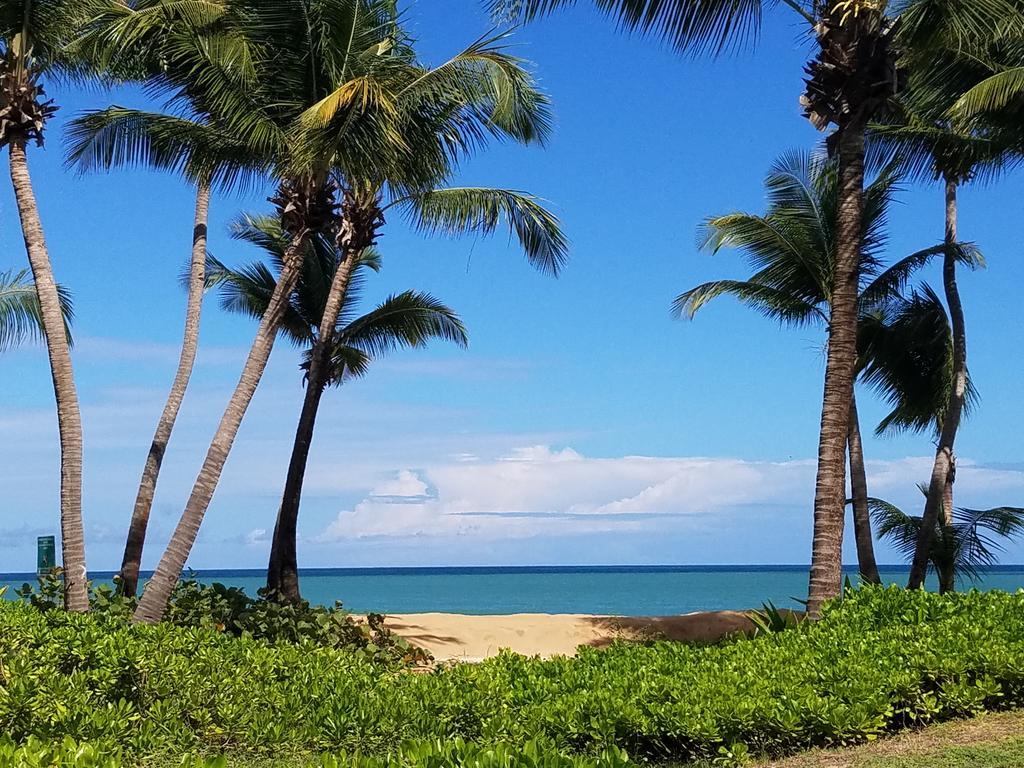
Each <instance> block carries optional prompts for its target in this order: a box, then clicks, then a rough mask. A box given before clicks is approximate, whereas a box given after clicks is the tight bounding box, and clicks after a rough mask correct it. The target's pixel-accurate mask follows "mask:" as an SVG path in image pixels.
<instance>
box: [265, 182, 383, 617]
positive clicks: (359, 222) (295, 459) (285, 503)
mask: <svg viewBox="0 0 1024 768" xmlns="http://www.w3.org/2000/svg"><path fill="white" fill-rule="evenodd" d="M381 223H383V219H382V217H381V212H380V209H379V208H378V207H377V204H376V201H374V202H372V203H371V204H369V205H366V206H362V205H360V204H359V202H358V201H357V200H356V199H355V196H354V195H353V193H352V192H351V190H349V191H347V192H346V194H345V196H344V200H343V203H342V223H341V230H340V232H339V233H338V245H339V246H340V250H341V261H340V263H339V264H338V268H337V269H336V270H335V272H334V278H333V279H332V280H331V287H330V290H329V291H328V294H327V301H326V302H325V304H324V314H323V317H321V318H320V328H319V329H318V331H317V337H316V341H315V342H314V344H313V349H312V351H311V352H310V357H309V374H308V375H307V377H306V379H307V380H306V394H305V397H304V398H303V401H302V412H301V413H300V415H299V425H298V428H297V429H296V432H295V443H294V445H293V446H292V456H291V460H290V461H289V463H288V475H287V478H286V479H285V486H284V494H283V495H282V498H281V507H280V509H279V510H278V513H277V522H276V523H275V524H274V539H273V542H272V543H271V547H270V562H269V564H268V565H267V593H268V594H269V595H271V596H272V597H273V598H274V599H276V600H279V601H281V602H291V603H296V602H298V601H299V600H301V599H302V596H301V594H300V592H299V567H298V552H297V543H298V542H297V539H298V520H299V504H300V503H301V501H302V481H303V478H304V477H305V475H306V462H307V461H308V459H309V447H310V445H311V444H312V442H313V428H314V426H315V424H316V414H317V409H318V408H319V407H320V398H321V396H322V395H323V391H324V387H325V386H326V385H327V379H328V373H329V367H330V358H331V347H332V345H333V343H334V335H335V327H336V326H337V323H338V315H339V314H341V308H342V306H343V305H344V303H345V297H346V295H347V294H348V286H349V283H350V282H351V280H352V274H353V273H354V271H355V269H356V267H357V266H358V265H359V261H360V259H361V258H362V255H363V251H364V250H366V249H367V248H369V247H370V246H371V245H372V244H373V240H374V237H375V236H376V231H377V228H378V227H379V226H380V224H381Z"/></svg>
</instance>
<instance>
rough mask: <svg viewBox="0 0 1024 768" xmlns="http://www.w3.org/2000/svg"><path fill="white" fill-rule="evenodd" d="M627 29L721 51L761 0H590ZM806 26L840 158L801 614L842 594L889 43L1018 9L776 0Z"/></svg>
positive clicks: (514, 4) (900, 44)
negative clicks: (870, 134)
mask: <svg viewBox="0 0 1024 768" xmlns="http://www.w3.org/2000/svg"><path fill="white" fill-rule="evenodd" d="M487 4H488V6H489V7H490V8H491V9H492V10H493V11H494V12H496V13H498V14H500V15H503V16H506V17H507V16H510V15H511V17H512V18H522V19H529V18H533V17H535V16H538V15H540V14H544V13H548V12H550V11H552V10H554V9H556V8H558V7H561V6H566V5H573V4H575V0H488V3H487ZM593 4H594V5H595V6H596V7H597V8H598V9H600V10H601V11H602V12H603V13H605V14H607V15H609V16H611V17H614V18H615V19H617V20H618V22H619V23H620V25H621V26H623V27H625V28H626V29H629V30H636V31H639V32H645V33H651V34H655V35H657V36H659V37H662V38H664V39H665V40H666V41H668V42H669V43H670V44H671V45H672V46H673V47H674V48H675V49H677V50H679V51H697V52H707V53H712V54H719V53H721V52H723V51H724V50H726V49H727V48H728V47H730V46H739V45H743V44H744V43H748V42H750V41H751V40H753V39H754V38H755V37H756V35H757V32H758V28H759V26H760V21H761V17H762V14H763V11H764V10H765V9H766V7H768V6H769V3H767V2H762V0H658V1H655V0H593ZM783 4H784V5H785V6H786V7H788V8H789V9H791V10H793V11H795V12H796V13H797V14H798V16H799V17H800V18H801V19H802V20H803V21H804V22H806V23H807V24H808V25H809V27H810V29H811V31H812V32H813V37H814V39H815V42H816V44H817V53H816V55H815V56H814V58H813V59H812V60H811V61H810V62H809V63H808V64H807V66H806V68H805V72H806V74H807V75H808V77H807V78H806V80H805V83H806V88H805V90H804V94H803V96H802V97H801V104H802V105H803V108H804V112H805V114H806V116H807V118H808V119H809V120H810V121H811V123H812V124H814V126H815V127H816V128H818V129H819V130H824V129H826V128H828V127H829V126H834V127H835V132H834V133H833V134H832V135H831V136H830V137H829V147H830V150H831V151H832V152H833V153H834V154H835V156H836V158H837V162H838V170H837V173H838V175H839V179H840V183H839V189H840V197H839V202H838V205H837V208H836V269H835V272H834V273H833V275H832V286H831V297H832V300H831V306H830V316H829V322H828V328H829V343H828V356H827V360H826V365H825V388H824V396H823V400H822V415H821V430H820V433H819V442H818V470H817V477H816V480H815V496H814V537H813V542H812V554H811V572H810V583H809V589H808V611H809V613H810V614H811V615H812V616H814V615H816V614H817V612H818V609H819V608H820V606H821V604H822V602H824V601H825V600H827V599H829V598H832V597H836V596H838V594H839V591H840V588H841V581H842V559H841V558H842V535H843V510H844V502H845V495H846V494H845V486H846V477H845V464H846V461H845V452H846V443H847V438H848V432H849V419H850V402H851V398H852V395H853V381H854V377H855V372H856V360H857V315H858V312H857V290H858V286H859V283H860V279H859V275H858V273H857V270H858V263H859V253H860V244H859V243H858V242H857V238H858V237H859V236H860V233H861V232H862V230H863V225H862V222H861V218H862V216H863V205H864V203H863V190H864V137H865V131H866V128H867V125H868V123H870V122H871V121H872V120H874V119H876V118H877V117H878V115H879V114H880V113H881V112H882V111H883V110H884V109H885V107H886V105H887V103H888V101H889V100H890V98H891V97H892V95H893V94H894V92H895V91H896V86H897V82H898V79H897V76H896V71H897V61H896V50H897V49H901V50H906V49H921V48H930V47H934V46H937V45H941V44H944V43H945V42H947V41H949V40H956V41H959V42H963V41H964V40H969V39H973V38H975V37H978V36H987V35H989V34H990V30H991V29H992V28H993V27H994V25H995V24H997V23H1003V22H1004V21H1005V19H1006V17H1007V16H1008V15H1009V16H1016V15H1018V9H1017V8H1015V6H1014V0H977V1H976V2H972V3H962V2H955V1H951V0H907V1H906V2H902V3H898V4H897V3H889V2H888V0H784V2H783Z"/></svg>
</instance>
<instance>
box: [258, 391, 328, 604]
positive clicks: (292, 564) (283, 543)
mask: <svg viewBox="0 0 1024 768" xmlns="http://www.w3.org/2000/svg"><path fill="white" fill-rule="evenodd" d="M323 390H324V387H323V383H322V382H315V383H314V382H313V380H312V379H310V380H309V381H307V383H306V395H305V397H304V398H303V401H302V412H301V414H300V415H299V424H298V427H297V428H296V430H295V442H294V443H293V445H292V455H291V460H290V461H289V462H288V476H287V478H286V480H285V486H284V494H283V496H282V499H281V506H280V508H279V510H278V513H277V521H276V522H275V524H274V539H273V542H272V544H271V548H270V563H269V564H268V565H267V595H268V597H269V598H270V599H272V600H278V601H280V602H291V603H297V602H299V601H300V600H301V599H302V595H301V593H300V592H299V569H298V552H297V544H298V541H297V539H298V517H299V503H300V501H301V496H302V481H303V478H304V477H305V474H306V462H307V460H308V459H309V448H310V445H311V444H312V442H313V429H314V427H315V426H316V416H317V410H318V409H319V407H320V398H321V396H322V395H323Z"/></svg>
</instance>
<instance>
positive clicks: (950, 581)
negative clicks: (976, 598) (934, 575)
mask: <svg viewBox="0 0 1024 768" xmlns="http://www.w3.org/2000/svg"><path fill="white" fill-rule="evenodd" d="M955 591H956V574H955V573H954V571H953V569H952V568H950V569H949V570H948V571H946V570H942V571H939V594H940V595H947V594H949V593H950V592H955Z"/></svg>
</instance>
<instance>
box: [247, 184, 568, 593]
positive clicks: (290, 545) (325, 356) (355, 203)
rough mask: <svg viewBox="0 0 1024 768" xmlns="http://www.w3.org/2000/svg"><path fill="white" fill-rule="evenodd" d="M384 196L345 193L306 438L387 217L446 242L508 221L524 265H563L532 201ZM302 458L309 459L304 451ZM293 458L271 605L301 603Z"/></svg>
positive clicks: (446, 192)
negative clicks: (347, 312) (391, 212)
mask: <svg viewBox="0 0 1024 768" xmlns="http://www.w3.org/2000/svg"><path fill="white" fill-rule="evenodd" d="M356 189H358V191H356ZM382 192H383V190H382V189H381V187H380V186H379V185H374V184H367V183H364V184H361V185H360V186H359V187H358V188H356V187H349V188H348V189H346V190H345V192H344V196H343V203H342V213H343V223H342V227H341V231H340V232H339V233H338V236H337V237H336V238H335V242H336V245H337V248H338V250H339V256H338V266H337V269H335V270H333V275H332V276H331V281H330V285H329V287H328V290H327V294H326V296H325V298H324V307H323V310H322V312H321V313H320V327H319V329H318V331H317V333H316V334H315V336H314V337H313V340H312V346H311V348H310V351H309V355H308V360H307V363H306V367H307V382H308V384H307V387H306V393H305V398H304V400H303V406H302V413H303V417H301V418H305V420H306V421H308V426H307V427H305V428H303V427H302V426H301V424H300V432H302V433H303V434H305V433H309V434H311V432H312V420H313V418H314V417H315V414H316V410H317V407H318V405H319V401H320V396H321V393H322V391H323V387H324V386H325V385H326V382H327V381H329V380H330V378H331V377H332V375H333V374H332V373H331V371H332V370H334V369H335V368H336V366H337V362H336V361H335V360H334V358H333V354H334V344H333V342H332V333H333V332H334V329H336V328H337V325H338V322H339V317H341V313H342V312H343V309H344V307H345V304H346V297H347V295H348V291H349V286H350V283H351V280H352V278H353V276H354V274H355V272H356V270H357V269H358V267H359V265H360V264H361V263H362V262H363V256H361V255H360V254H365V253H366V252H367V251H368V250H370V248H371V247H372V244H373V243H374V242H375V239H376V231H377V228H378V227H379V226H380V224H381V223H382V222H383V214H384V212H385V211H387V210H388V209H390V208H392V207H398V208H400V209H401V210H403V211H404V212H405V213H406V214H407V215H409V216H410V217H411V219H412V222H413V224H414V225H415V226H416V227H417V228H419V229H421V230H424V231H427V232H441V233H444V234H449V235H459V234H463V233H471V232H477V233H483V234H487V233H491V232H493V231H494V230H495V229H496V228H497V226H498V225H499V224H500V223H501V221H502V220H503V219H505V220H507V223H508V227H509V229H510V230H511V232H512V233H513V234H515V236H516V237H517V239H518V241H519V243H520V245H521V247H522V248H523V251H524V252H525V254H526V256H527V258H528V259H529V260H530V262H531V263H533V265H534V266H536V267H537V268H539V269H541V270H542V271H547V272H550V273H552V274H556V275H557V273H558V271H559V269H560V267H561V265H562V263H563V261H564V258H565V252H566V241H565V238H564V237H563V235H562V232H561V229H560V227H559V224H558V220H557V219H556V218H555V217H554V216H552V215H551V214H550V213H549V212H548V211H547V210H546V209H545V208H544V207H543V205H542V204H541V203H540V201H538V200H537V199H536V198H534V197H532V196H531V195H527V194H524V193H522V192H517V191H512V190H502V189H490V188H485V187H449V188H438V189H431V190H427V191H423V192H413V193H407V194H401V195H399V196H396V197H394V198H392V199H390V200H389V201H388V202H386V203H385V202H383V200H382V197H381V195H382ZM318 382H319V384H318V385H316V386H314V385H315V384H317V383H318ZM305 450H306V451H308V443H307V444H306V448H305ZM293 458H296V459H297V462H296V463H295V464H293V465H292V466H291V467H290V469H289V475H288V481H287V483H286V485H285V491H284V496H283V498H282V501H281V507H280V510H279V512H278V519H277V523H276V524H275V526H274V530H275V536H274V547H273V549H272V552H271V561H270V565H269V568H268V580H267V587H268V591H269V593H270V594H271V595H272V596H274V598H275V599H279V600H282V601H289V602H297V601H298V600H299V599H300V596H299V590H298V572H297V557H296V552H295V546H296V526H297V521H298V514H299V503H300V499H301V491H302V473H303V472H304V471H305V454H304V453H303V454H302V455H301V456H299V457H294V456H293Z"/></svg>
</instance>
